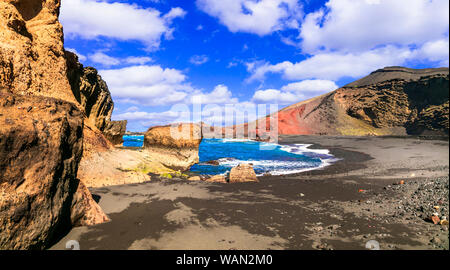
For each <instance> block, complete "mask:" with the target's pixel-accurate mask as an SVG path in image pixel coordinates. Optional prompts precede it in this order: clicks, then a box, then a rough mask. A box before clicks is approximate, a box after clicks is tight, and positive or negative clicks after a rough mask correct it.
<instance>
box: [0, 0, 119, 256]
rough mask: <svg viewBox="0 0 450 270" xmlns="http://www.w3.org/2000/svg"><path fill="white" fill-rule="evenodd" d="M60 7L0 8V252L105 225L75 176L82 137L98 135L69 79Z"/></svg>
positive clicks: (22, 4) (21, 0)
mask: <svg viewBox="0 0 450 270" xmlns="http://www.w3.org/2000/svg"><path fill="white" fill-rule="evenodd" d="M59 6H60V1H58V0H32V1H25V0H6V1H1V2H0V123H1V124H0V249H43V248H46V247H48V246H49V245H51V244H52V242H53V241H55V240H56V239H57V238H59V237H62V236H63V235H64V233H65V232H66V231H68V230H69V229H70V228H71V226H73V225H92V224H96V223H98V222H103V221H105V220H107V217H106V215H105V214H104V213H103V212H102V211H101V209H100V208H99V207H98V205H97V203H96V202H95V201H94V200H93V198H92V196H91V195H90V193H89V190H87V188H86V187H85V186H84V184H83V183H82V182H80V181H79V180H78V179H77V178H76V176H77V170H78V164H79V162H80V159H81V157H82V155H83V144H85V142H84V141H83V136H85V135H86V134H87V133H88V134H90V135H92V137H95V134H99V131H98V130H96V129H97V128H96V127H94V128H93V129H92V130H90V131H92V133H90V131H89V129H87V128H85V127H88V125H89V121H88V120H89V118H87V117H86V112H85V108H84V107H83V106H82V104H81V103H79V102H78V100H77V99H76V97H75V96H74V93H73V91H72V88H71V85H70V83H69V80H68V69H67V61H66V53H65V51H64V47H63V32H62V27H61V24H60V23H59V21H58V15H59ZM85 119H87V121H86V122H87V125H84V120H85ZM100 135H101V134H100ZM101 136H103V135H101ZM98 138H99V137H97V139H98ZM101 139H102V138H99V140H101ZM105 141H106V144H108V143H109V142H107V140H105ZM109 144H110V143H109Z"/></svg>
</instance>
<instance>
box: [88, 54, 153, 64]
mask: <svg viewBox="0 0 450 270" xmlns="http://www.w3.org/2000/svg"><path fill="white" fill-rule="evenodd" d="M88 58H89V60H90V61H92V62H94V63H97V64H101V65H103V66H105V67H111V66H117V65H136V64H138V65H144V64H146V63H148V62H152V61H153V60H152V59H151V58H150V57H146V56H129V57H125V58H118V57H112V56H109V55H107V54H105V53H103V52H101V51H98V52H95V53H93V54H90V55H89V56H88Z"/></svg>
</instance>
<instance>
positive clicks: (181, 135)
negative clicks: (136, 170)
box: [144, 124, 203, 171]
mask: <svg viewBox="0 0 450 270" xmlns="http://www.w3.org/2000/svg"><path fill="white" fill-rule="evenodd" d="M202 138H203V137H202V129H201V125H199V124H177V125H174V126H158V127H152V128H150V129H149V130H148V131H147V132H146V133H145V135H144V148H145V150H146V151H148V152H149V153H150V155H151V159H152V160H153V161H158V162H160V163H161V164H163V165H164V166H166V167H168V168H171V169H175V170H180V171H186V170H188V169H189V168H190V167H191V166H192V165H194V164H195V163H198V161H199V157H198V147H199V145H200V142H201V140H202Z"/></svg>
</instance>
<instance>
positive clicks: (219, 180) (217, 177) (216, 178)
mask: <svg viewBox="0 0 450 270" xmlns="http://www.w3.org/2000/svg"><path fill="white" fill-rule="evenodd" d="M205 181H206V182H215V183H226V182H227V180H226V179H225V176H223V175H214V176H212V177H210V178H208V179H206V180H205Z"/></svg>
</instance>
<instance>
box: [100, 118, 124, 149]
mask: <svg viewBox="0 0 450 270" xmlns="http://www.w3.org/2000/svg"><path fill="white" fill-rule="evenodd" d="M126 131H127V120H122V121H110V122H108V124H107V125H106V128H105V129H104V130H103V134H105V137H106V138H107V139H108V140H109V141H110V142H111V143H112V144H114V145H120V144H122V143H123V135H124V134H125V132H126Z"/></svg>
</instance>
